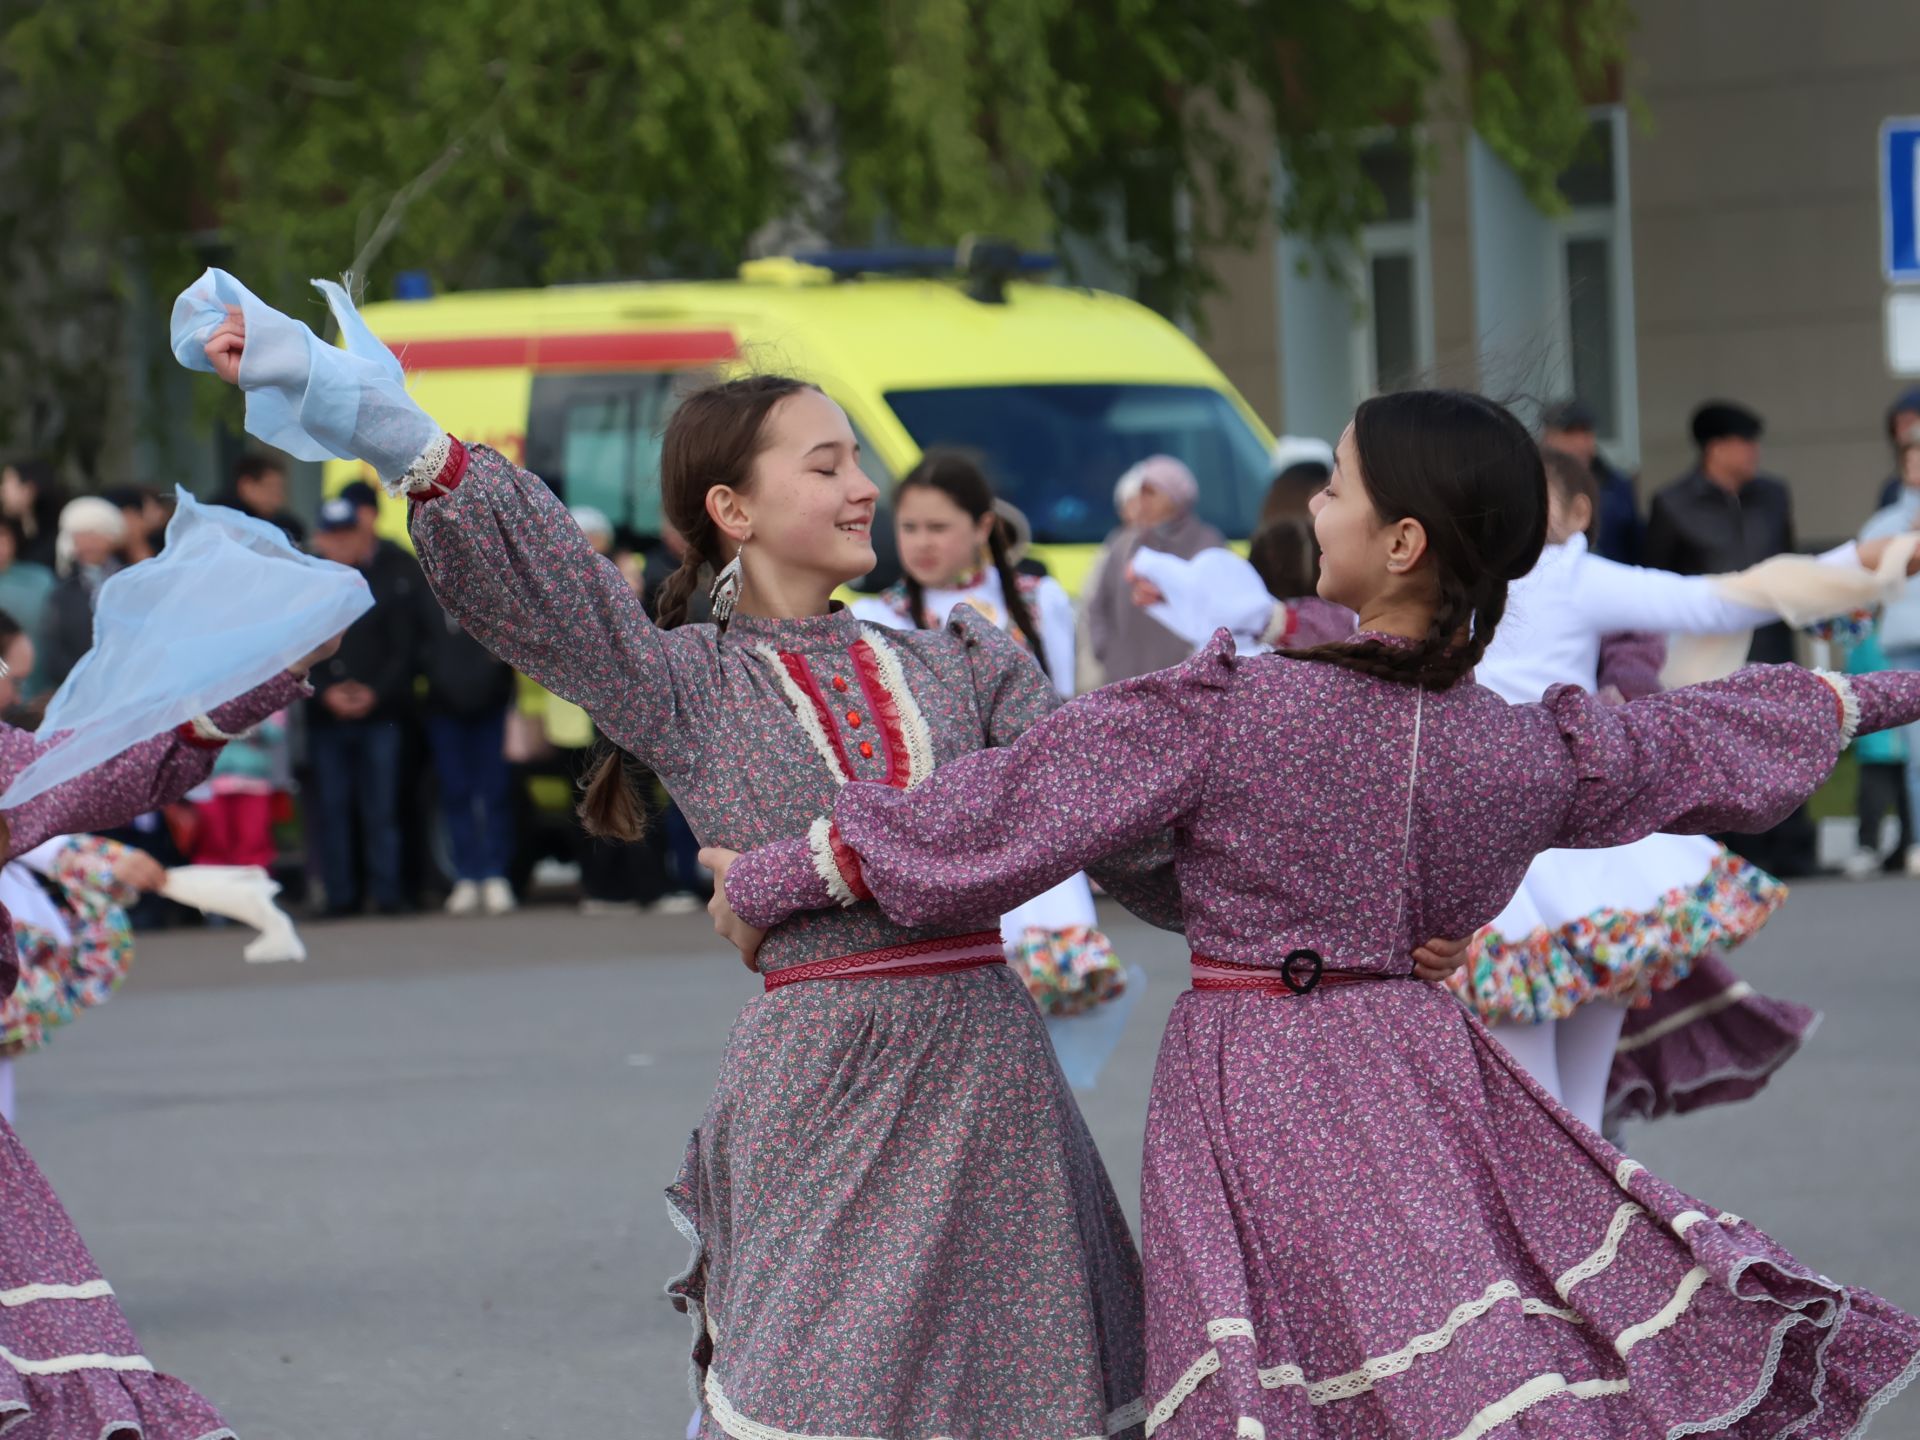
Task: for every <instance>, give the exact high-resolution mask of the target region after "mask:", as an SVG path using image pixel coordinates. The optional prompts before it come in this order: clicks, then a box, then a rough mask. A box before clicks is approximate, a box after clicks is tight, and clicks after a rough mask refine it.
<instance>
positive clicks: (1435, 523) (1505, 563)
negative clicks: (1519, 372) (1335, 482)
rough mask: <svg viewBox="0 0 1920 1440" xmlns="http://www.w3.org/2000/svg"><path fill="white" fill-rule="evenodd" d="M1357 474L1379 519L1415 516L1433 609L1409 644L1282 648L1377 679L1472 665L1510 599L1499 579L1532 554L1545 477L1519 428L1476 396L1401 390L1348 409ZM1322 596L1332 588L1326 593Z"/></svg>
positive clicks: (1366, 641)
mask: <svg viewBox="0 0 1920 1440" xmlns="http://www.w3.org/2000/svg"><path fill="white" fill-rule="evenodd" d="M1353 438H1354V447H1355V449H1356V451H1357V452H1358V454H1359V461H1360V473H1359V474H1358V475H1347V474H1345V473H1344V472H1343V474H1342V476H1341V481H1342V483H1343V484H1345V485H1349V486H1351V485H1356V484H1357V485H1361V486H1363V487H1364V490H1365V493H1366V496H1367V498H1368V500H1369V501H1370V502H1371V503H1372V505H1373V508H1374V511H1375V513H1376V514H1377V515H1378V517H1379V518H1380V520H1381V521H1382V522H1384V523H1387V524H1392V523H1395V522H1397V521H1400V520H1405V519H1413V520H1416V521H1418V522H1419V523H1420V525H1421V527H1422V529H1423V530H1424V531H1425V532H1426V539H1427V548H1426V554H1425V556H1424V557H1423V559H1422V561H1421V564H1422V565H1423V566H1425V567H1427V568H1428V569H1429V570H1430V573H1431V575H1432V579H1433V585H1434V597H1433V607H1434V608H1433V618H1432V620H1431V622H1430V623H1429V624H1428V626H1427V633H1426V635H1425V636H1423V637H1422V638H1421V639H1420V640H1418V641H1415V642H1412V643H1400V644H1395V643H1393V642H1392V641H1388V640H1379V639H1373V638H1360V639H1355V640H1345V641H1339V642H1336V643H1334V644H1331V645H1315V646H1312V647H1310V648H1307V649H1304V650H1287V651H1283V652H1282V653H1283V654H1287V655H1290V656H1292V657H1294V658H1295V659H1300V660H1317V661H1321V662H1324V663H1326V664H1331V665H1339V666H1341V667H1343V668H1344V669H1348V670H1356V671H1359V672H1360V673H1361V674H1363V675H1372V676H1375V677H1377V678H1379V679H1382V680H1391V681H1394V682H1395V683H1398V684H1403V685H1418V686H1420V687H1422V688H1423V689H1427V690H1446V689H1449V688H1450V687H1452V686H1453V685H1454V684H1456V683H1457V682H1459V681H1460V680H1461V679H1462V678H1464V677H1465V676H1467V675H1469V674H1471V673H1472V671H1473V668H1474V666H1475V665H1477V664H1479V662H1480V657H1481V656H1483V655H1484V654H1486V650H1487V645H1488V644H1489V643H1490V642H1491V641H1492V639H1493V636H1494V632H1495V631H1496V630H1497V629H1498V628H1499V625H1500V621H1501V620H1502V618H1503V617H1504V616H1505V615H1506V610H1507V586H1508V585H1509V584H1510V583H1511V582H1513V581H1514V580H1517V579H1519V578H1520V577H1521V576H1523V575H1525V574H1526V573H1527V572H1528V571H1529V570H1531V569H1532V568H1533V566H1534V563H1535V562H1536V561H1537V560H1538V559H1539V558H1540V551H1541V547H1542V546H1543V545H1544V544H1545V541H1546V533H1547V477H1546V472H1545V469H1544V468H1543V465H1542V462H1541V458H1540V451H1539V448H1538V447H1537V446H1536V445H1535V444H1534V443H1533V440H1532V437H1531V436H1530V435H1528V433H1527V430H1526V427H1525V426H1523V425H1521V423H1520V422H1519V421H1518V420H1516V419H1515V418H1514V417H1513V415H1512V414H1511V413H1510V412H1508V411H1507V410H1506V409H1505V408H1504V407H1503V406H1500V405H1498V404H1496V403H1494V402H1493V401H1491V400H1488V399H1486V398H1485V397H1484V396H1479V395H1469V394H1465V393H1463V392H1460V391H1452V390H1408V391H1401V392H1399V393H1398V394H1394V395H1385V396H1380V397H1378V398H1376V399H1372V400H1368V401H1366V402H1365V403H1364V404H1362V405H1361V406H1360V408H1359V410H1358V411H1357V412H1355V414H1354V421H1353ZM1327 598H1328V599H1330V600H1336V601H1338V600H1339V599H1340V598H1341V597H1339V596H1337V595H1328V597H1327Z"/></svg>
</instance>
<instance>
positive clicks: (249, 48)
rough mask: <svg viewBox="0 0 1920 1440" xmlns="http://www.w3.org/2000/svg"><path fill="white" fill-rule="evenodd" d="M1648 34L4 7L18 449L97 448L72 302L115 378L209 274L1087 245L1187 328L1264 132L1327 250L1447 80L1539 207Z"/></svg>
mask: <svg viewBox="0 0 1920 1440" xmlns="http://www.w3.org/2000/svg"><path fill="white" fill-rule="evenodd" d="M1628 23H1629V12H1628V0H1180V3H1177V4H1176V3H1172V0H328V3H326V4H319V3H314V0H58V3H45V0H0V120H3V121H4V122H5V128H4V130H3V131H0V243H4V244H5V245H6V246H7V247H8V254H9V258H10V261H11V262H12V263H11V271H12V275H13V277H15V278H16V280H17V279H18V278H19V277H23V276H25V277H31V279H32V282H33V283H31V284H28V285H24V286H23V285H20V284H17V283H16V284H15V285H14V286H13V287H12V289H13V293H12V294H7V293H4V292H0V381H4V382H6V383H7V384H9V385H10V386H12V387H14V388H13V391H12V397H13V404H12V406H11V407H9V408H12V409H14V410H16V411H17V412H18V417H17V418H15V419H14V420H13V421H12V422H11V426H10V427H9V426H8V421H7V420H6V418H5V416H4V410H0V439H11V440H13V442H14V443H16V444H17V443H21V442H23V441H24V442H27V443H39V444H54V445H58V446H60V447H63V448H65V449H67V450H69V451H73V452H76V453H78V454H80V456H81V458H82V459H83V460H84V458H85V454H86V452H88V451H90V450H93V449H95V448H96V446H97V439H98V437H97V436H89V435H87V434H86V433H84V432H86V431H87V429H88V425H87V422H86V421H85V420H84V418H83V417H81V416H79V415H76V414H75V413H74V411H75V407H74V406H72V405H71V404H70V403H53V402H52V401H43V400H40V399H36V398H35V397H36V394H37V393H38V392H41V391H45V392H48V394H51V393H52V391H53V389H54V388H55V387H64V388H65V390H66V391H70V390H71V389H72V388H73V387H74V386H76V385H80V386H84V385H85V383H86V378H87V377H86V376H84V375H82V374H79V373H74V372H73V371H72V368H71V367H63V366H60V365H48V364H47V363H46V362H47V357H48V356H51V355H56V354H61V353H64V351H63V350H62V347H61V346H60V345H58V344H56V343H54V341H53V339H52V331H53V330H54V329H58V328H60V327H61V326H63V325H64V326H66V327H68V328H76V327H75V325H74V322H75V319H76V317H81V316H82V315H83V306H82V301H83V300H84V317H85V318H86V320H87V322H88V323H86V324H84V325H80V326H78V327H77V328H78V329H79V330H81V331H82V332H83V333H84V334H85V336H86V337H87V339H88V340H89V341H90V342H91V351H90V352H89V353H90V354H92V355H93V357H94V363H96V364H99V363H108V364H112V363H120V360H119V356H118V355H117V354H116V353H115V350H116V347H115V346H106V347H102V346H101V345H100V343H99V341H100V331H99V329H98V324H99V323H102V319H101V317H102V316H103V315H104V314H105V313H106V311H107V310H109V309H111V308H113V304H115V303H117V304H118V305H119V308H121V309H122V310H124V308H125V305H124V300H125V298H126V296H127V294H128V287H129V286H130V285H133V284H136V283H137V284H139V285H141V286H143V287H145V288H144V289H143V290H142V292H141V298H142V301H143V303H151V301H150V297H151V296H153V295H158V296H160V297H162V298H164V296H165V295H167V294H169V293H171V291H172V289H173V288H174V287H176V286H177V285H178V284H179V283H181V282H183V281H184V280H186V279H188V278H190V276H191V275H192V274H193V273H194V271H195V270H196V269H197V268H198V267H199V266H200V265H202V264H204V263H206V262H207V261H208V260H215V261H218V262H220V263H225V264H227V265H229V266H231V267H232V268H234V269H235V270H236V271H238V272H239V273H241V274H242V275H244V276H245V277H246V278H247V279H248V281H249V282H250V283H251V284H253V285H255V286H256V287H257V288H258V289H259V290H260V291H261V292H262V293H263V295H265V296H266V297H268V298H270V299H272V300H274V301H276V302H278V303H281V304H291V305H295V306H301V307H308V308H311V307H312V304H313V302H312V299H311V292H307V291H305V290H304V288H303V285H304V281H305V280H306V278H307V277H309V276H313V275H327V274H335V273H338V272H339V271H341V270H342V269H344V268H346V267H347V266H348V265H349V263H350V262H352V261H354V260H355V259H356V258H357V259H358V261H359V263H360V265H361V266H362V267H363V269H364V270H365V271H366V273H368V274H370V275H371V276H372V277H373V278H374V285H375V289H376V291H380V290H383V289H384V283H383V277H387V276H390V275H391V274H392V273H393V272H395V271H397V270H401V269H422V270H425V271H427V272H428V273H429V274H430V275H431V276H432V277H433V278H434V280H435V282H436V283H437V284H438V285H440V286H442V287H443V288H470V287H476V286H499V285H511V284H529V283H539V282H543V281H552V280H588V279H600V278H607V277H613V276H648V275H659V274H681V275H688V274H692V275H699V274H722V273H726V272H728V271H729V270H730V269H731V267H732V266H733V265H734V264H735V263H737V262H738V260H740V259H741V258H742V257H743V256H744V255H746V254H747V253H750V252H751V251H752V250H754V249H756V248H766V247H768V246H778V245H780V244H782V243H783V242H790V241H792V240H794V239H795V238H806V239H812V240H818V241H828V242H851V241H867V240H871V239H873V238H874V237H876V236H883V237H889V238H896V239H899V240H902V241H909V242H918V243H945V242H951V241H952V240H954V239H955V238H957V237H958V236H960V235H962V234H966V233H992V234H999V235H1005V236H1009V237H1011V238H1013V239H1016V240H1019V241H1021V242H1023V243H1026V244H1030V245H1040V246H1045V245H1050V244H1054V243H1057V241H1058V240H1059V238H1060V236H1061V234H1062V232H1063V231H1066V230H1071V231H1072V232H1073V233H1075V234H1076V235H1080V236H1085V237H1092V239H1093V240H1094V241H1096V242H1101V243H1105V244H1106V245H1107V247H1108V249H1109V250H1110V252H1111V253H1110V257H1109V258H1110V260H1111V263H1112V264H1114V265H1115V266H1117V267H1118V270H1119V272H1120V273H1122V274H1124V275H1126V276H1127V277H1129V279H1130V280H1131V281H1132V282H1133V283H1134V284H1135V285H1136V286H1137V288H1138V290H1139V293H1140V294H1141V295H1142V296H1143V298H1145V299H1147V300H1148V301H1149V302H1150V303H1154V304H1157V305H1159V306H1161V307H1162V308H1165V309H1169V310H1174V309H1178V308H1180V307H1182V306H1184V305H1186V304H1188V303H1189V302H1190V301H1191V300H1192V299H1193V297H1194V296H1195V294H1196V293H1197V292H1198V291H1199V290H1200V289H1201V288H1203V287H1204V286H1205V284H1206V280H1207V275H1206V269H1205V263H1204V257H1205V255H1206V253H1207V250H1208V249H1209V247H1210V246H1212V245H1215V244H1219V243H1232V242H1234V241H1235V240H1236V239H1238V238H1241V237H1244V236H1245V235H1246V234H1247V233H1248V225H1249V222H1250V221H1251V220H1252V219H1254V218H1255V217H1257V215H1258V214H1259V213H1260V211H1261V209H1262V207H1264V206H1267V205H1269V204H1272V203H1274V201H1273V200H1272V198H1271V196H1270V187H1269V179H1270V165H1269V156H1267V155H1265V154H1262V153H1259V149H1258V147H1256V146H1249V145H1247V144H1246V143H1244V137H1245V133H1246V128H1245V127H1246V121H1245V117H1246V116H1248V115H1250V114H1251V115H1257V116H1259V117H1260V118H1261V122H1262V123H1266V122H1270V123H1271V126H1272V131H1273V134H1274V137H1275V140H1276V143H1277V145H1278V148H1279V151H1280V154H1281V157H1282V159H1283V161H1284V163H1285V166H1286V170H1287V173H1288V176H1289V186H1288V188H1287V191H1286V194H1285V196H1284V199H1283V200H1282V201H1281V202H1280V203H1281V209H1282V220H1283V222H1284V223H1286V224H1288V225H1290V226H1292V227H1294V228H1296V229H1300V230H1304V231H1307V232H1309V233H1312V234H1315V235H1319V236H1323V237H1338V236H1339V235H1341V234H1343V233H1345V232H1348V231H1350V230H1351V229H1352V228H1353V227H1354V226H1356V225H1358V224H1359V223H1361V222H1362V221H1364V219H1365V218H1366V217H1367V215H1368V214H1369V213H1370V207H1371V206H1372V205H1374V204H1375V203H1377V197H1376V196H1374V195H1373V193H1372V191H1371V189H1370V187H1369V186H1368V185H1367V183H1366V181H1365V179H1364V177H1363V175H1362V174H1361V170H1360V165H1359V150H1360V145H1361V143H1362V141H1363V139H1364V138H1365V137H1366V136H1367V135H1368V134H1370V133H1372V132H1374V131H1376V130H1377V127H1378V126H1379V125H1380V124H1382V123H1383V121H1384V122H1387V123H1393V124H1401V125H1406V124H1413V123H1417V122H1419V121H1421V120H1423V119H1426V118H1429V117H1430V116H1431V115H1433V114H1435V113H1437V112H1445V111H1447V110H1449V109H1451V110H1454V111H1457V110H1458V109H1459V102H1460V97H1462V96H1464V97H1465V98H1466V102H1467V104H1468V105H1469V107H1470V110H1471V117H1470V118H1471V119H1472V120H1473V122H1474V123H1476V124H1477V125H1478V126H1479V127H1480V129H1481V130H1482V132H1483V133H1484V134H1485V135H1486V136H1487V138H1488V140H1489V142H1490V143H1491V144H1492V145H1493V146H1494V148H1495V149H1496V150H1497V151H1498V153H1500V154H1501V155H1502V156H1503V157H1504V158H1505V159H1506V160H1507V161H1508V162H1509V163H1510V164H1512V165H1513V166H1514V167H1515V169H1516V170H1517V171H1518V172H1519V173H1520V174H1521V176H1522V177H1523V178H1524V179H1525V180H1526V181H1527V182H1528V183H1529V184H1530V185H1532V186H1533V187H1534V188H1535V190H1536V193H1538V194H1539V195H1541V196H1542V197H1543V199H1544V198H1547V197H1549V196H1550V195H1551V185H1552V177H1553V176H1554V174H1555V173H1556V172H1557V171H1558V170H1559V169H1560V168H1561V166H1562V165H1563V164H1564V163H1565V161H1566V159H1567V158H1568V156H1569V155H1570V154H1571V153H1572V150H1573V147H1574V146H1575V145H1576V144H1577V142H1578V140H1579V137H1580V135H1581V133H1582V129H1583V108H1584V97H1585V96H1587V95H1590V94H1592V93H1594V92H1595V91H1596V90H1597V89H1598V88H1599V87H1600V85H1601V83H1602V81H1603V79H1604V77H1605V75H1606V74H1607V73H1608V72H1609V67H1612V66H1616V65H1617V64H1618V61H1619V59H1620V55H1621V52H1622V49H1623V46H1624V39H1625V32H1626V28H1627V25H1628ZM1449 56H1460V57H1464V60H1463V61H1462V64H1461V66H1460V67H1459V70H1460V73H1463V74H1464V84H1463V85H1462V84H1448V83H1446V77H1447V75H1448V73H1449V70H1448V63H1447V57H1449ZM1196 195H1203V196H1205V197H1206V200H1205V203H1202V204H1195V203H1192V197H1194V196H1196ZM110 302H112V303H110ZM50 327H51V328H50ZM81 348H82V349H86V347H85V346H83V347H81ZM103 348H104V349H105V351H106V358H105V361H104V362H102V361H101V360H100V351H101V350H102V349H103ZM119 348H122V349H123V348H124V342H121V345H120V347H119ZM147 348H151V347H150V346H148V347H147ZM76 363H78V362H76ZM82 368H84V365H83V366H82ZM5 428H11V429H12V430H13V431H14V432H15V434H13V435H12V436H8V435H7V434H6V433H5Z"/></svg>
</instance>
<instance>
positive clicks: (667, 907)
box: [647, 890, 707, 915]
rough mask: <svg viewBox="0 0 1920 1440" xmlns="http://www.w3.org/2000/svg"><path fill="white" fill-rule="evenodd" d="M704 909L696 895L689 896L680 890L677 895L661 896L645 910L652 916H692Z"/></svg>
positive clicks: (704, 906) (703, 903)
mask: <svg viewBox="0 0 1920 1440" xmlns="http://www.w3.org/2000/svg"><path fill="white" fill-rule="evenodd" d="M706 908H707V907H706V904H705V902H703V901H702V900H701V899H700V897H699V896H698V895H690V894H688V893H687V892H686V891H685V890H682V891H679V892H678V893H677V894H673V895H662V896H661V897H660V898H659V899H658V900H656V901H654V902H653V904H651V905H649V906H648V907H647V910H648V912H649V913H650V914H654V915H692V914H695V913H696V912H698V911H701V910H704V909H706Z"/></svg>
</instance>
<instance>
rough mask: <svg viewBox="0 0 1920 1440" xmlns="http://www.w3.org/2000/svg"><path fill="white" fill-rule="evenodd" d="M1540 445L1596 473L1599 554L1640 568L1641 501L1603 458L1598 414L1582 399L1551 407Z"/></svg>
mask: <svg viewBox="0 0 1920 1440" xmlns="http://www.w3.org/2000/svg"><path fill="white" fill-rule="evenodd" d="M1540 443H1541V444H1542V445H1544V446H1546V447H1547V448H1548V449H1551V450H1560V451H1563V452H1565V453H1566V454H1568V455H1571V456H1573V457H1574V458H1575V459H1576V460H1578V461H1580V462H1581V463H1582V464H1583V465H1585V466H1586V467H1587V468H1588V469H1589V470H1591V471H1592V472H1593V478H1594V480H1595V482H1596V483H1597V484H1598V485H1599V487H1600V502H1599V504H1597V505H1596V506H1595V507H1594V516H1593V519H1594V541H1593V549H1594V553H1595V554H1597V555H1604V556H1605V557H1606V558H1607V559H1609V560H1618V561H1619V562H1620V563H1621V564H1622V565H1638V564H1639V563H1640V502H1639V500H1638V499H1637V498H1636V497H1635V496H1634V493H1633V481H1632V480H1631V479H1630V478H1628V476H1627V475H1625V474H1624V473H1623V472H1621V471H1619V470H1616V469H1614V467H1613V466H1612V465H1610V464H1608V463H1607V457H1606V456H1604V455H1602V454H1601V453H1600V425H1599V422H1598V421H1597V420H1596V419H1595V418H1594V414H1593V411H1592V410H1590V409H1589V408H1587V406H1586V405H1584V404H1583V403H1582V402H1580V401H1579V400H1562V401H1561V402H1560V403H1559V404H1558V405H1554V406H1550V407H1549V408H1548V410H1547V412H1546V414H1545V415H1544V416H1542V417H1541V422H1540Z"/></svg>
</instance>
